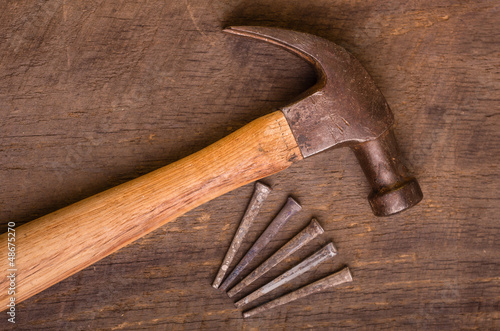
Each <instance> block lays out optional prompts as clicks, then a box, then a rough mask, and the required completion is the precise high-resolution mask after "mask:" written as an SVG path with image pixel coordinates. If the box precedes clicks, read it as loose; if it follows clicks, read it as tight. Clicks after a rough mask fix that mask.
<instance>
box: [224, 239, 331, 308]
mask: <svg viewBox="0 0 500 331" xmlns="http://www.w3.org/2000/svg"><path fill="white" fill-rule="evenodd" d="M335 255H337V250H336V249H335V246H333V244H332V243H329V244H327V245H326V246H324V247H323V248H321V249H320V250H319V251H317V252H316V253H314V254H313V255H311V256H309V257H308V258H307V259H305V260H304V261H302V262H300V263H299V264H297V265H296V266H295V267H293V268H292V269H290V270H288V271H286V272H284V273H283V274H281V275H280V276H278V277H276V278H275V279H273V280H272V281H270V282H269V283H267V284H266V285H264V286H262V287H261V288H259V289H258V290H255V291H254V292H252V293H250V294H249V295H247V296H246V297H244V298H243V299H241V300H239V301H238V302H236V303H235V304H234V305H235V306H236V307H238V308H240V307H242V306H244V305H247V304H249V303H250V302H252V301H254V300H256V299H258V298H260V297H261V296H263V295H264V294H266V293H269V292H271V291H272V290H274V289H276V288H278V287H280V286H281V285H283V284H286V283H288V282H289V281H291V280H292V279H294V278H297V277H298V276H300V275H302V274H304V273H306V272H307V271H309V270H311V269H313V268H314V267H316V266H317V265H319V264H320V263H322V262H323V261H325V260H327V259H328V258H331V257H334V256H335Z"/></svg>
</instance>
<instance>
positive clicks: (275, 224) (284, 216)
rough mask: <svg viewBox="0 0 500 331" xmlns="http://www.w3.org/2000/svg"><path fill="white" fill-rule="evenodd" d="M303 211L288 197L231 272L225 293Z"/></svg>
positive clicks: (223, 285)
mask: <svg viewBox="0 0 500 331" xmlns="http://www.w3.org/2000/svg"><path fill="white" fill-rule="evenodd" d="M301 209H302V207H301V206H300V205H299V203H298V202H297V201H295V200H294V199H293V198H292V197H288V199H287V201H286V203H285V205H284V206H283V207H282V208H281V210H280V211H279V213H278V215H276V217H275V218H274V219H273V220H272V222H271V223H270V224H269V225H268V226H267V228H266V229H265V230H264V232H263V233H262V234H261V235H260V237H259V239H257V241H256V242H255V243H254V244H253V245H252V247H251V248H250V249H249V250H248V252H247V253H246V254H245V256H244V257H243V258H242V259H241V261H240V262H239V263H238V265H237V266H236V267H235V268H234V270H233V272H231V274H230V275H229V276H228V277H227V278H226V280H225V281H224V282H223V283H222V285H221V286H220V289H221V290H223V291H225V290H227V288H228V287H229V286H230V285H231V283H232V282H233V281H234V280H235V279H236V278H237V277H238V276H239V275H240V274H241V272H242V271H243V270H244V269H245V268H246V267H247V266H248V265H249V264H250V262H252V261H253V259H254V258H255V257H256V256H257V254H259V253H260V252H261V251H262V250H263V249H264V248H265V247H266V245H267V244H269V242H270V241H271V239H273V238H274V236H276V234H277V233H278V231H279V230H280V229H281V227H282V226H283V225H285V223H286V222H287V221H288V220H289V219H290V218H291V217H292V216H293V215H295V214H296V213H297V212H298V211H300V210H301Z"/></svg>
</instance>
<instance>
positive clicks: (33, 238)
mask: <svg viewBox="0 0 500 331" xmlns="http://www.w3.org/2000/svg"><path fill="white" fill-rule="evenodd" d="M300 159H302V156H301V154H300V150H299V148H298V146H297V143H296V142H295V138H294V137H293V134H292V131H291V130H290V127H289V126H288V124H287V121H286V119H285V117H284V115H283V113H282V112H280V111H276V112H274V113H272V114H269V115H266V116H263V117H261V118H259V119H257V120H255V121H252V122H251V123H249V124H248V125H246V126H244V127H243V128H241V129H239V130H238V131H236V132H234V133H232V134H230V135H229V136H227V137H225V138H224V139H221V140H219V141H218V142H216V143H214V144H212V145H210V146H208V147H207V148H205V149H203V150H201V151H199V152H197V153H195V154H193V155H190V156H188V157H185V158H184V159H182V160H179V161H177V162H175V163H172V164H170V165H168V166H166V167H163V168H160V169H158V170H156V171H153V172H151V173H149V174H147V175H144V176H142V177H139V178H136V179H134V180H132V181H130V182H127V183H124V184H122V185H120V186H117V187H114V188H111V189H109V190H107V191H105V192H102V193H99V194H96V195H94V196H92V197H90V198H87V199H85V200H82V201H80V202H77V203H75V204H73V205H71V206H68V207H66V208H63V209H60V210H58V211H55V212H53V213H51V214H49V215H47V216H43V217H41V218H39V219H37V220H34V221H32V222H29V223H27V224H25V225H23V226H21V227H19V228H18V229H17V231H16V237H17V240H16V247H17V248H16V250H17V251H19V252H20V253H19V254H18V256H17V258H16V265H17V272H16V284H17V286H16V287H17V288H18V290H17V291H16V295H15V297H16V302H17V303H20V302H21V301H23V300H25V299H27V298H29V297H31V296H33V295H35V294H37V293H38V292H40V291H42V290H44V289H46V288H48V287H50V286H52V285H54V284H56V283H58V282H60V281H61V280H63V279H65V278H67V277H68V276H71V275H72V274H74V273H76V272H78V271H80V270H82V269H83V268H85V267H88V266H89V265H91V264H93V263H95V262H97V261H99V260H100V259H102V258H104V257H106V256H108V255H109V254H111V253H113V252H115V251H117V250H118V249H120V248H122V247H123V246H125V245H127V244H129V243H131V242H132V241H134V240H136V239H138V238H140V237H142V236H144V235H146V234H148V233H149V232H151V231H153V230H155V229H157V228H158V227H160V226H162V225H164V224H165V223H167V222H170V221H172V220H174V219H175V218H177V217H179V216H180V215H182V214H185V213H186V212H188V211H189V210H191V209H193V208H196V207H198V206H199V205H201V204H203V203H205V202H207V201H210V200H212V199H214V198H216V197H218V196H220V195H222V194H224V193H227V192H228V191H232V190H234V189H236V188H238V187H240V186H242V185H245V184H248V183H249V182H253V181H255V180H257V179H260V178H262V177H266V176H269V175H272V174H274V173H276V172H278V171H281V170H284V169H286V168H288V167H289V166H290V165H291V164H292V162H293V161H294V160H295V161H297V160H300ZM7 235H8V233H5V234H4V235H2V236H1V237H0V246H1V247H7V243H8V238H7ZM7 253H8V250H4V251H2V252H1V253H0V269H1V270H7V269H11V268H9V260H8V259H7V258H8V256H7ZM9 284H10V280H9V279H8V278H6V277H5V278H3V279H2V280H1V281H0V293H1V294H0V306H1V307H4V309H7V304H8V303H9V302H10V297H11V295H8V289H9Z"/></svg>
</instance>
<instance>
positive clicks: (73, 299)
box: [0, 0, 500, 330]
mask: <svg viewBox="0 0 500 331" xmlns="http://www.w3.org/2000/svg"><path fill="white" fill-rule="evenodd" d="M499 10H500V6H499V4H498V3H497V2H495V1H487V0H482V1H474V2H456V1H440V2H436V1H430V0H425V1H420V2H400V1H383V2H381V1H363V2H359V1H322V0H321V1H289V0H288V1H284V0H279V1H272V2H269V1H246V0H238V1H235V2H232V3H229V2H226V1H211V2H206V1H194V0H190V1H178V2H175V1H170V2H164V1H135V2H132V1H118V0H113V1H102V2H92V1H87V2H79V1H67V0H48V1H40V2H34V1H4V2H2V3H0V112H1V116H2V121H1V122H0V137H1V138H0V181H1V184H2V185H1V188H0V220H1V226H2V232H4V231H5V229H6V224H7V222H8V221H14V222H16V224H18V225H20V224H23V223H26V222H28V221H30V220H32V219H35V218H37V217H39V216H42V215H45V214H47V213H49V212H51V211H54V210H57V209H59V208H61V207H64V206H66V205H68V204H70V203H72V202H76V201H78V200H80V199H82V198H85V197H88V196H90V195H92V194H95V193H98V192H100V191H102V190H104V189H106V188H109V187H112V186H114V185H117V184H120V183H123V182H125V181H127V180H129V179H132V178H135V177H138V176H139V175H141V174H144V173H147V172H149V171H151V170H154V169H157V168H159V167H161V166H163V165H165V164H169V163H171V162H174V161H176V160H178V159H180V158H182V157H184V156H187V155H189V154H191V153H193V152H195V151H197V150H200V149H201V148H203V147H205V146H208V145H209V144H210V143H213V142H215V141H217V140H218V139H220V138H222V137H224V136H226V135H227V134H228V133H230V132H233V131H235V130H236V129H237V128H239V127H242V126H243V125H244V124H246V123H248V122H249V121H251V120H253V119H255V118H257V117H259V116H261V115H263V114H266V113H269V112H270V111H271V110H273V109H274V108H276V107H279V106H280V105H282V104H283V103H286V101H287V100H290V99H291V98H292V97H294V96H296V95H297V94H298V93H300V92H302V91H304V90H305V89H307V87H309V86H311V85H312V84H313V83H314V73H313V72H312V70H311V69H310V68H309V67H308V66H307V64H305V63H304V62H303V61H301V60H300V59H297V58H296V57H294V56H292V55H290V54H288V53H286V52H284V51H282V50H279V49H276V48H275V47H273V46H272V45H265V44H261V43H256V42H251V41H249V40H245V39H238V38H235V37H234V36H227V35H225V34H223V33H221V27H223V26H225V25H227V24H259V25H268V26H277V27H287V28H293V29H296V30H299V31H304V32H310V33H314V34H317V35H320V36H322V37H325V38H328V39H330V40H333V41H336V42H338V43H339V44H341V45H342V46H344V47H345V48H347V49H348V50H349V51H351V52H352V53H353V54H354V55H355V56H357V57H358V58H359V59H360V61H361V62H362V63H363V65H365V66H366V68H367V69H368V71H369V72H370V73H371V74H372V75H373V77H374V79H375V81H376V82H377V84H378V86H379V87H380V89H381V90H382V92H383V93H384V95H385V96H386V97H387V100H388V102H389V104H390V105H391V107H392V108H393V111H394V114H395V117H396V121H397V126H396V134H397V136H398V140H399V142H400V145H401V149H402V151H403V153H404V155H405V157H406V158H407V159H408V160H409V162H410V163H411V164H412V167H413V169H414V173H415V174H416V176H417V177H418V179H419V181H420V183H421V185H422V189H423V191H424V196H425V197H424V201H422V203H421V204H420V205H419V206H417V207H415V208H414V209H412V210H409V211H407V212H405V213H403V214H401V215H397V216H394V217H391V218H387V219H380V218H376V217H374V216H373V215H372V214H371V211H370V208H369V206H368V203H367V202H366V199H365V196H366V195H367V193H368V185H367V184H366V183H365V180H364V178H363V174H362V172H361V170H360V169H359V166H358V165H357V164H356V160H355V158H354V156H353V155H351V152H350V151H348V150H336V151H328V152H325V153H322V154H319V155H316V156H315V157H314V158H310V159H307V160H304V161H301V162H300V163H297V164H295V165H293V166H292V167H290V168H289V169H288V170H286V171H285V172H282V173H279V174H277V175H274V176H272V177H270V178H269V179H268V180H267V183H268V184H271V185H272V186H273V188H274V190H273V193H272V194H271V195H270V197H269V198H268V200H267V201H266V203H265V204H264V206H263V209H262V211H261V214H260V216H259V218H258V219H257V221H256V224H255V227H254V228H253V229H252V230H251V232H250V234H249V237H248V242H245V244H244V245H246V246H245V247H249V245H250V244H251V241H252V240H253V239H255V238H256V237H257V236H258V234H259V232H260V231H261V230H262V229H264V228H265V226H266V223H267V222H268V221H269V220H270V219H271V218H272V217H273V216H274V213H275V212H276V211H277V210H278V209H279V206H281V204H282V203H283V202H284V200H285V199H286V196H287V195H288V194H293V195H294V197H296V198H297V199H298V200H299V201H300V202H301V204H302V205H303V206H304V210H303V212H301V214H300V215H299V216H297V217H296V218H295V219H294V220H293V221H292V222H291V223H290V224H289V225H288V226H287V228H286V229H285V230H284V231H283V233H282V234H281V236H280V238H278V239H277V240H276V241H275V242H273V245H272V247H269V249H268V250H267V251H266V252H265V254H267V255H269V254H271V253H272V252H273V250H274V249H276V248H277V247H279V246H280V245H281V244H283V243H284V242H285V241H286V239H288V238H290V237H292V235H293V234H295V233H296V232H297V231H298V230H299V229H300V228H302V227H303V226H304V224H305V223H307V222H308V221H309V219H310V217H311V216H316V217H317V218H318V219H319V221H320V222H321V223H322V225H323V226H324V228H325V230H326V233H325V236H322V237H321V239H320V240H317V241H315V242H314V243H312V244H310V245H308V246H307V247H306V248H305V249H304V250H303V251H301V252H299V253H298V254H296V255H294V256H293V257H292V258H290V259H289V260H287V261H286V263H283V264H280V268H279V269H276V270H273V272H271V273H270V274H269V275H266V276H264V277H263V279H262V280H259V282H256V283H255V287H257V286H259V285H262V283H263V282H265V281H266V280H269V279H271V278H272V277H273V276H275V275H277V274H279V273H280V272H281V271H283V270H285V269H286V268H287V266H291V265H293V264H294V263H296V262H297V261H299V259H300V258H301V257H304V256H307V255H308V254H310V253H311V252H312V251H314V250H315V249H317V248H318V247H320V246H321V244H323V243H325V242H326V241H327V240H328V239H330V238H331V239H333V240H334V242H335V243H336V246H337V248H338V249H339V256H338V257H337V258H336V259H335V260H334V261H332V262H331V263H325V264H324V265H322V266H321V268H319V269H318V271H317V272H315V273H311V274H306V275H304V276H303V277H300V278H299V279H298V280H297V282H294V284H292V285H291V286H290V287H288V288H286V289H283V290H282V291H287V290H290V289H293V288H296V287H298V286H299V285H300V284H304V283H306V282H310V281H312V280H315V279H319V278H320V277H322V276H324V275H326V274H327V273H329V272H332V271H334V270H336V269H339V268H340V267H341V266H342V265H349V267H350V268H351V270H352V272H353V276H354V282H353V283H351V284H349V285H346V286H343V287H342V288H338V289H336V290H332V291H329V292H328V293H322V294H317V295H313V296H311V297H308V298H304V299H302V300H299V301H296V302H294V303H292V304H290V305H286V306H283V307H279V308H277V309H275V310H274V311H273V312H269V313H267V314H262V315H261V316H256V317H255V318H253V319H249V320H243V319H242V318H241V314H240V311H239V310H237V309H236V308H234V306H233V305H232V300H230V299H229V298H227V297H226V296H225V295H223V294H221V293H219V292H218V291H216V290H214V289H213V288H212V287H211V286H210V284H211V282H212V280H213V278H214V276H215V274H216V272H217V269H218V267H219V264H220V262H221V261H222V259H223V256H224V254H225V251H226V249H227V246H228V245H229V243H230V241H231V237H232V235H233V233H234V231H235V230H236V227H237V223H238V221H239V219H240V217H241V215H242V213H243V211H244V209H245V207H246V203H247V201H248V199H249V197H250V195H251V192H252V187H251V185H250V186H245V187H243V188H241V189H238V190H236V191H233V192H231V193H228V194H226V195H224V196H222V197H220V198H218V199H216V200H214V201H211V202H209V203H207V204H205V205H203V206H201V207H199V208H197V209H196V210H193V211H191V212H189V213H188V214H186V215H185V216H182V217H180V218H179V220H177V221H176V222H173V223H169V224H168V225H166V226H164V227H162V228H161V229H159V230H157V231H155V232H153V233H152V234H150V235H148V236H147V237H145V238H142V239H140V240H138V241H137V242H135V243H134V244H132V245H129V246H127V247H125V248H124V249H122V250H120V251H119V252H117V253H115V254H113V255H111V256H109V257H107V258H106V259H104V260H101V261H100V262H98V263H96V264H95V265H93V266H91V267H89V268H87V269H85V270H83V271H82V272H80V273H78V274H76V275H74V276H72V277H70V278H68V279H67V280H65V281H63V282H61V283H59V284H57V285H55V286H53V287H52V288H50V289H48V290H46V291H44V292H42V293H40V294H39V295H37V296H35V297H33V298H31V299H29V300H27V301H26V302H24V303H23V304H21V305H19V306H18V307H17V308H18V320H17V321H18V323H17V326H18V327H19V328H21V329H44V328H45V329H113V328H114V329H134V330H137V329H141V328H167V329H180V330H184V329H188V330H189V329H200V328H204V329H228V330H230V329H254V328H257V329H285V328H286V329H288V328H292V327H294V328H316V329H317V328H324V329H327V328H395V329H410V328H421V329H445V328H446V329H458V328H464V329H495V328H499V327H500V313H499V311H500V307H499V302H500V291H499V288H500V286H499V285H500V281H499V271H500V270H499V269H500V267H499V266H500V257H499V256H500V255H499V251H500V244H499V241H498V240H496V239H497V237H498V233H499V231H500V224H499V222H498V215H499V213H500V207H499V206H500V201H499V200H500V182H499V180H498V164H499V163H500V130H499V127H500V109H499V107H498V105H499V101H500V100H499V99H500V56H499V55H500V49H499V48H500V32H499V30H498V25H499V17H500V16H499ZM242 253H243V252H242ZM19 254H22V252H19ZM264 258H265V256H262V260H264ZM258 262H261V261H256V263H258ZM269 298H270V296H268V297H264V298H262V300H263V301H265V300H268V299H269ZM0 325H1V326H2V327H4V326H5V327H8V326H9V325H8V324H7V321H6V318H2V319H0Z"/></svg>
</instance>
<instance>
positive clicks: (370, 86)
mask: <svg viewBox="0 0 500 331" xmlns="http://www.w3.org/2000/svg"><path fill="white" fill-rule="evenodd" d="M225 32H228V33H232V34H236V35H241V36H246V37H250V38H254V39H258V40H262V41H265V42H269V43H272V44H275V45H277V46H280V47H282V48H284V49H286V50H288V51H289V52H291V53H294V54H296V55H298V56H300V57H302V58H303V59H305V60H306V61H308V62H309V63H311V64H312V65H313V67H314V69H315V70H316V73H317V76H318V81H317V83H316V84H315V85H314V86H313V87H311V88H310V89H309V90H307V91H306V92H305V93H304V94H302V95H301V96H299V97H298V98H297V99H296V100H295V101H293V102H292V103H291V104H289V105H287V106H285V107H283V108H282V111H283V113H284V115H285V117H286V119H287V121H288V124H289V125H290V128H291V130H292V132H293V135H294V137H295V139H296V141H297V144H298V146H299V148H300V151H301V153H302V156H303V157H304V158H305V157H309V156H311V155H314V154H316V153H319V152H321V151H323V150H325V149H328V148H330V147H340V146H349V147H351V148H352V149H353V151H354V153H355V155H356V157H357V158H358V160H359V162H360V164H361V167H362V168H363V171H364V173H365V175H366V177H367V179H368V181H369V182H370V184H371V186H372V189H373V190H372V192H371V193H370V195H369V197H368V200H369V201H370V205H371V207H372V210H373V212H374V214H375V215H377V216H387V215H392V214H395V213H398V212H400V211H403V210H405V209H407V208H410V207H412V206H414V205H415V204H417V203H418V202H419V201H420V200H422V191H421V190H420V187H419V185H418V182H417V181H416V179H415V178H413V177H410V176H409V175H408V174H407V169H406V167H404V165H403V164H402V163H401V162H400V157H399V153H398V148H397V144H396V140H395V138H394V135H393V133H392V130H390V128H391V127H392V125H393V123H394V118H393V116H392V113H391V110H390V108H389V105H388V104H387V102H386V100H385V98H384V96H383V95H382V93H381V92H380V91H379V89H378V88H377V87H376V86H375V83H374V82H373V79H372V78H371V77H370V75H369V74H368V73H367V72H366V70H365V69H364V68H363V66H362V65H361V64H360V63H359V62H358V61H357V60H356V59H355V58H354V57H353V56H352V55H351V54H350V53H348V52H347V51H346V50H345V49H343V48H342V47H340V46H338V45H336V44H334V43H333V42H330V41H328V40H326V39H323V38H320V37H317V36H314V35H310V34H307V33H301V32H296V31H291V30H286V29H278V28H268V27H253V26H243V27H242V26H238V27H230V28H228V29H225Z"/></svg>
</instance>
